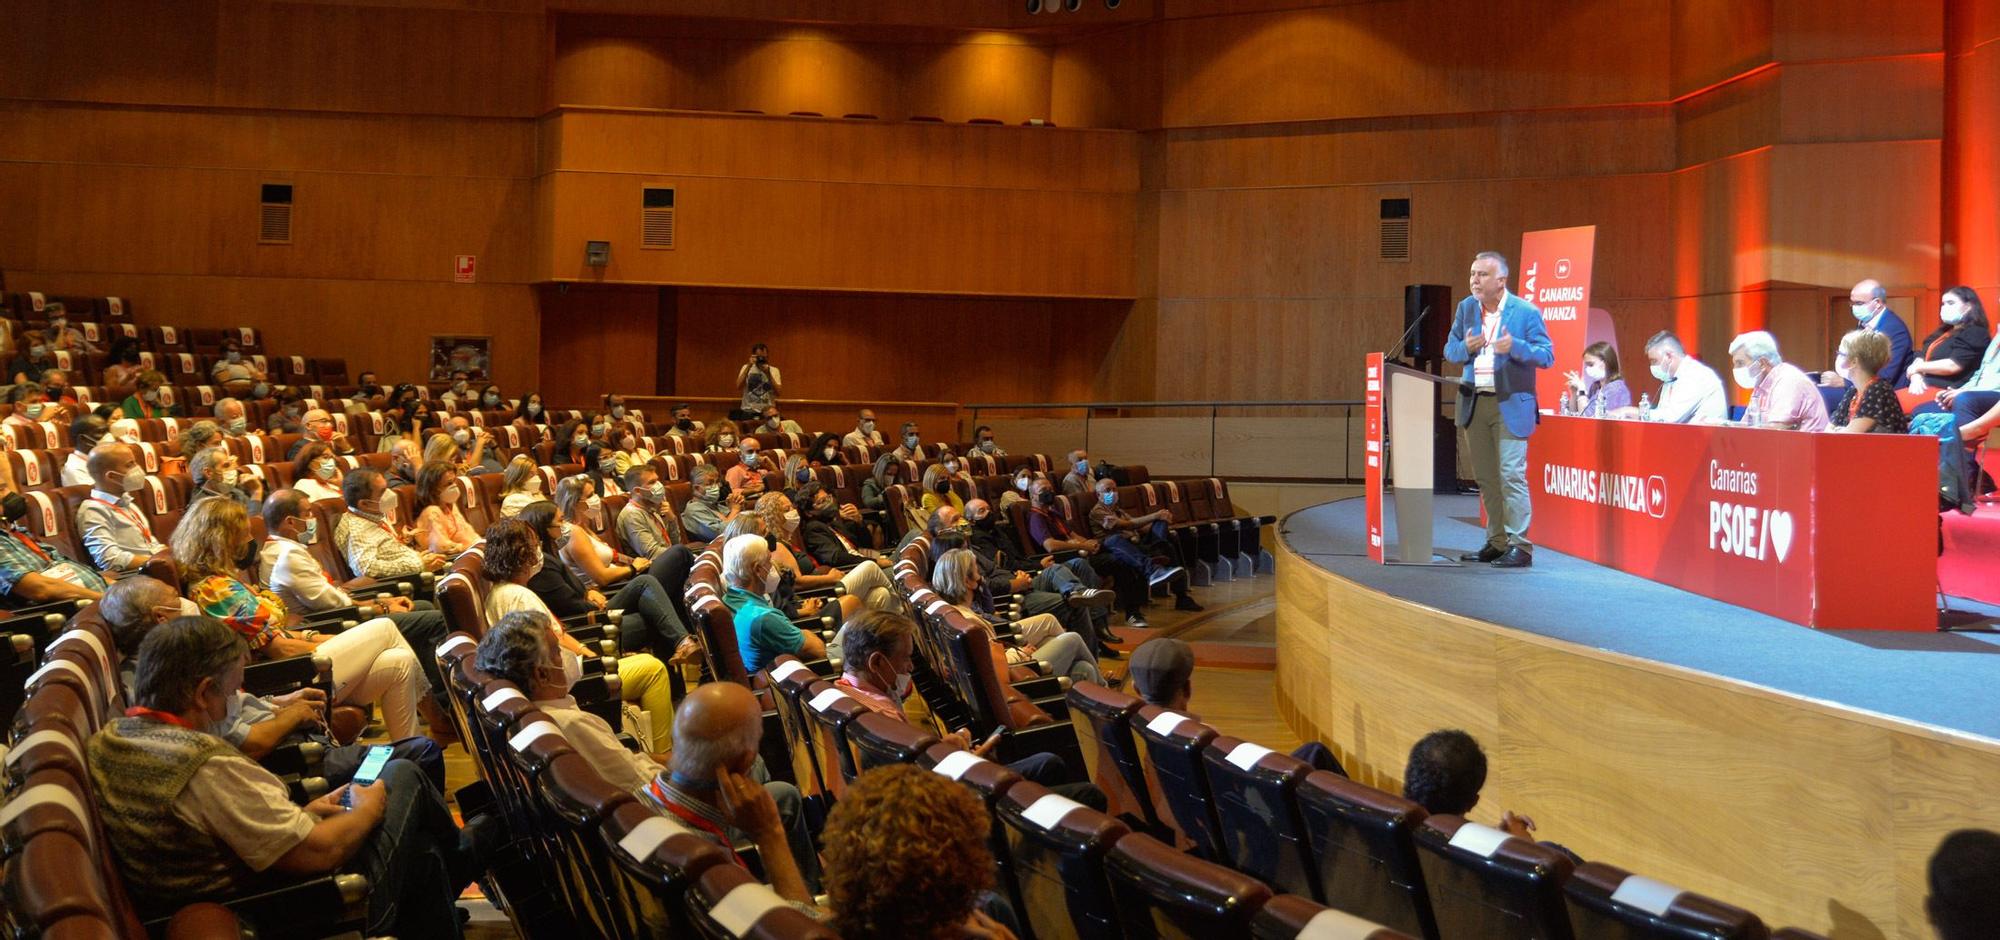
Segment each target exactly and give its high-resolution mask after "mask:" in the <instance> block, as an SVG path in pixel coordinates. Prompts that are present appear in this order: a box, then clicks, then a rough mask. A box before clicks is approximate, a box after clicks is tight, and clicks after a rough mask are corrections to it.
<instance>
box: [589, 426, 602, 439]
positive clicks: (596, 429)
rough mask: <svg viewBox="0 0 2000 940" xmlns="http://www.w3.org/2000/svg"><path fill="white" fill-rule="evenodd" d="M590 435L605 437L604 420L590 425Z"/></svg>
mask: <svg viewBox="0 0 2000 940" xmlns="http://www.w3.org/2000/svg"><path fill="white" fill-rule="evenodd" d="M590 436H591V437H603V436H604V424H603V422H599V423H597V424H593V425H591V426H590Z"/></svg>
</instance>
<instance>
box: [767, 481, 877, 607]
mask: <svg viewBox="0 0 2000 940" xmlns="http://www.w3.org/2000/svg"><path fill="white" fill-rule="evenodd" d="M757 514H758V515H759V516H761V517H763V520H764V531H765V533H766V534H768V535H770V536H771V539H772V543H771V560H772V562H773V563H774V564H775V565H777V568H778V571H779V572H780V574H789V575H791V578H792V581H791V583H792V587H793V588H794V589H795V590H806V591H809V590H813V589H815V588H824V587H832V586H834V585H836V584H838V585H840V586H841V587H842V588H843V589H844V591H845V593H843V594H842V595H841V597H840V607H841V617H842V619H845V618H847V617H852V616H854V614H855V613H856V612H857V611H859V610H860V609H861V608H862V607H863V606H867V607H873V608H876V609H878V610H880V609H886V608H889V607H891V606H894V605H895V604H897V603H899V602H898V601H897V600H896V592H895V591H894V590H892V589H891V588H890V586H889V576H888V575H886V574H884V573H883V569H884V568H886V567H887V566H888V564H889V562H888V561H887V560H886V559H882V558H879V557H878V558H877V559H875V560H873V561H864V562H862V563H861V564H857V565H855V566H853V567H851V568H849V569H847V570H846V571H844V572H843V571H841V570H840V569H838V568H835V567H833V566H831V565H827V564H825V563H823V562H821V561H820V560H819V559H816V558H814V557H813V555H812V553H811V552H809V551H807V550H806V545H805V538H804V537H803V536H802V535H800V533H799V530H800V528H801V527H800V517H799V511H798V508H797V507H795V506H793V505H792V501H791V498H790V497H787V496H786V495H785V494H783V493H765V494H764V495H763V496H761V497H759V498H758V499H757Z"/></svg>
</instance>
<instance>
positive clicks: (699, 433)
mask: <svg viewBox="0 0 2000 940" xmlns="http://www.w3.org/2000/svg"><path fill="white" fill-rule="evenodd" d="M673 419H674V423H673V425H672V426H671V427H669V428H667V436H669V437H691V438H695V439H700V438H702V437H703V436H704V435H706V434H707V432H708V426H707V425H705V424H703V423H701V422H700V421H696V420H695V419H694V409H693V408H692V407H690V406H688V405H686V404H679V405H675V406H674V410H673Z"/></svg>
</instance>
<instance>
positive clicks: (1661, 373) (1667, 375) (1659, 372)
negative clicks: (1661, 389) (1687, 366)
mask: <svg viewBox="0 0 2000 940" xmlns="http://www.w3.org/2000/svg"><path fill="white" fill-rule="evenodd" d="M1673 377H1674V374H1673V373H1671V372H1668V371H1667V367H1666V365H1665V364H1664V363H1658V362H1656V363H1653V378H1656V379H1659V380H1660V381H1662V382H1668V381H1672V380H1673Z"/></svg>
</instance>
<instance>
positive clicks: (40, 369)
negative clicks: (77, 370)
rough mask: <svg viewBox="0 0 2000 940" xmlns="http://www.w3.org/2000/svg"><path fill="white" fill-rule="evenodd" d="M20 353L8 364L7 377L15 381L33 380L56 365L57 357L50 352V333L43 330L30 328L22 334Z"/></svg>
mask: <svg viewBox="0 0 2000 940" xmlns="http://www.w3.org/2000/svg"><path fill="white" fill-rule="evenodd" d="M19 349H20V355H19V356H17V357H16V358H15V359H14V361H12V362H10V363H8V364H7V377H8V378H9V379H10V380H11V381H13V382H15V383H21V382H33V381H34V380H35V378H36V377H37V376H40V375H41V374H42V373H44V372H47V371H48V370H50V369H53V368H55V367H56V357H55V356H53V355H51V354H50V350H49V342H48V335H47V334H45V333H43V332H42V331H41V330H28V331H26V332H24V333H22V334H21V344H20V346H19Z"/></svg>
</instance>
